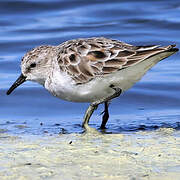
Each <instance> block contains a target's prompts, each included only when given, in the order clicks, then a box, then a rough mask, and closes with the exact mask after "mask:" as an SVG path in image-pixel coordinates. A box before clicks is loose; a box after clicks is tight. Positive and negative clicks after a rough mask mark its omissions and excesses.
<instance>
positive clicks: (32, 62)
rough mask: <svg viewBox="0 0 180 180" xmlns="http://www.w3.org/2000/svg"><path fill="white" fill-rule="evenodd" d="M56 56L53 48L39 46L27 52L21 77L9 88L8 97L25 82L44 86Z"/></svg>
mask: <svg viewBox="0 0 180 180" xmlns="http://www.w3.org/2000/svg"><path fill="white" fill-rule="evenodd" d="M54 56H55V50H54V47H53V46H39V47H37V48H35V49H33V50H31V51H29V52H27V53H26V54H25V55H24V57H23V58H22V61H21V75H20V76H19V78H18V79H17V80H16V81H15V82H14V84H13V85H12V86H11V87H10V88H9V90H8V91H7V95H9V94H10V93H11V92H12V91H13V90H14V89H15V88H17V87H18V86H19V85H21V84H22V83H24V82H25V81H34V82H38V83H39V84H41V85H44V83H45V81H46V78H47V77H48V74H49V72H50V69H51V65H52V59H53V58H54Z"/></svg>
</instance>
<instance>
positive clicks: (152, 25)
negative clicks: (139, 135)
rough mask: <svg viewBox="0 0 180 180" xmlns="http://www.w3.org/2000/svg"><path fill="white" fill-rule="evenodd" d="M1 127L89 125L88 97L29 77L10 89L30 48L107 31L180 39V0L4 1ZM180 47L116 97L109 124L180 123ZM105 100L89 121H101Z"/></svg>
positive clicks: (132, 37) (50, 129)
mask: <svg viewBox="0 0 180 180" xmlns="http://www.w3.org/2000/svg"><path fill="white" fill-rule="evenodd" d="M0 27H1V28H0V47H1V48H0V84H1V86H0V132H8V133H12V134H43V133H51V134H56V133H72V132H78V133H79V132H82V131H83V129H82V128H81V126H80V125H81V123H82V118H83V115H84V111H85V109H86V108H87V106H88V104H81V103H71V102H65V101H62V100H59V99H56V98H54V97H52V96H51V95H50V94H49V93H48V92H47V91H46V90H45V89H43V87H41V86H40V85H38V84H35V83H31V82H26V83H24V84H23V85H22V86H21V87H19V88H17V89H16V90H15V91H14V92H13V93H12V94H11V95H10V96H6V94H5V93H6V91H7V89H8V88H9V87H10V86H11V84H12V83H13V82H14V81H15V80H16V78H17V77H18V75H19V73H20V67H19V65H20V60H21V58H22V56H23V55H24V53H25V52H26V51H28V50H30V49H31V48H33V47H35V46H39V45H42V44H51V45H57V44H60V43H62V42H63V41H66V40H69V39H75V38H80V37H92V36H104V37H108V38H114V39H119V40H122V41H125V42H127V43H132V44H134V45H148V44H160V45H168V44H177V45H178V47H180V46H179V44H180V36H179V32H180V2H179V0H174V1H169V0H164V1H161V0H159V1H158V0H156V1H154V0H152V1H146V0H139V1H132V0H126V1H120V0H119V1H112V2H110V1H105V0H102V1H96V0H91V1H82V0H76V1H74V0H71V1H70V0H69V1H65V0H51V1H50V0H49V1H48V0H46V1H42V0H36V1H35V0H27V1H20V0H19V1H17V0H2V1H0ZM179 59H180V55H179V53H177V54H176V55H173V56H171V57H170V58H168V59H166V60H164V61H162V62H160V63H159V64H158V65H156V66H155V67H154V68H153V69H152V70H150V71H149V72H148V73H147V74H146V75H145V76H144V77H143V78H142V80H141V81H140V82H139V83H137V84H136V85H135V86H134V87H133V88H132V89H130V90H129V91H127V92H125V93H124V94H123V95H122V96H121V97H119V98H117V99H115V100H113V101H112V103H111V106H110V113H111V117H110V119H109V122H108V124H107V127H108V129H107V131H106V132H114V133H119V132H126V133H131V132H132V131H138V130H154V129H157V128H159V127H172V128H175V129H179V128H180V110H179V107H180V93H179V90H180V78H179V67H180V61H179ZM101 111H103V107H102V106H101V107H100V108H99V109H98V110H97V111H96V112H95V115H94V116H93V117H92V119H91V121H90V124H91V126H93V127H95V128H99V126H100V123H101V116H100V115H99V114H100V113H101Z"/></svg>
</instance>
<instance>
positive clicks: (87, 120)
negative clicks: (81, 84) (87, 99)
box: [82, 104, 98, 130]
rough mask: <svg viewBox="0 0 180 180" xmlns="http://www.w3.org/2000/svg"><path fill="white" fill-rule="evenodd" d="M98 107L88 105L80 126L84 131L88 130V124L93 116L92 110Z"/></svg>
mask: <svg viewBox="0 0 180 180" xmlns="http://www.w3.org/2000/svg"><path fill="white" fill-rule="evenodd" d="M97 107H98V105H92V104H90V105H89V107H88V109H87V111H86V113H85V115H84V121H83V124H82V127H83V128H85V129H86V130H88V129H90V127H89V125H88V123H89V119H90V117H91V115H92V114H93V112H94V110H95V109H97Z"/></svg>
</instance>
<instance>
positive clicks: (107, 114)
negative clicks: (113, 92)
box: [100, 101, 109, 129]
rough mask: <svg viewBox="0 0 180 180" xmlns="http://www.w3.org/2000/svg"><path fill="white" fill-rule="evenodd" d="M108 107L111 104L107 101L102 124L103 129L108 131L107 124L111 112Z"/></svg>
mask: <svg viewBox="0 0 180 180" xmlns="http://www.w3.org/2000/svg"><path fill="white" fill-rule="evenodd" d="M108 106H109V104H108V102H107V101H106V102H105V103H104V112H103V113H104V115H103V118H102V123H101V127H100V128H101V129H106V123H107V121H108V119H109V111H108Z"/></svg>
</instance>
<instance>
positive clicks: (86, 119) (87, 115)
mask: <svg viewBox="0 0 180 180" xmlns="http://www.w3.org/2000/svg"><path fill="white" fill-rule="evenodd" d="M112 88H113V89H114V90H115V92H114V94H113V95H111V96H109V97H107V98H103V99H101V100H98V101H95V102H93V103H91V104H90V106H89V107H88V109H87V111H86V113H85V116H84V121H83V124H82V126H83V127H84V128H85V129H86V131H91V130H92V129H93V128H90V127H89V125H88V123H89V119H90V117H91V115H92V114H93V112H94V110H95V109H97V107H98V105H99V104H101V103H104V102H107V101H109V100H111V99H113V98H115V97H118V96H119V95H120V94H121V89H120V88H114V87H112Z"/></svg>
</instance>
